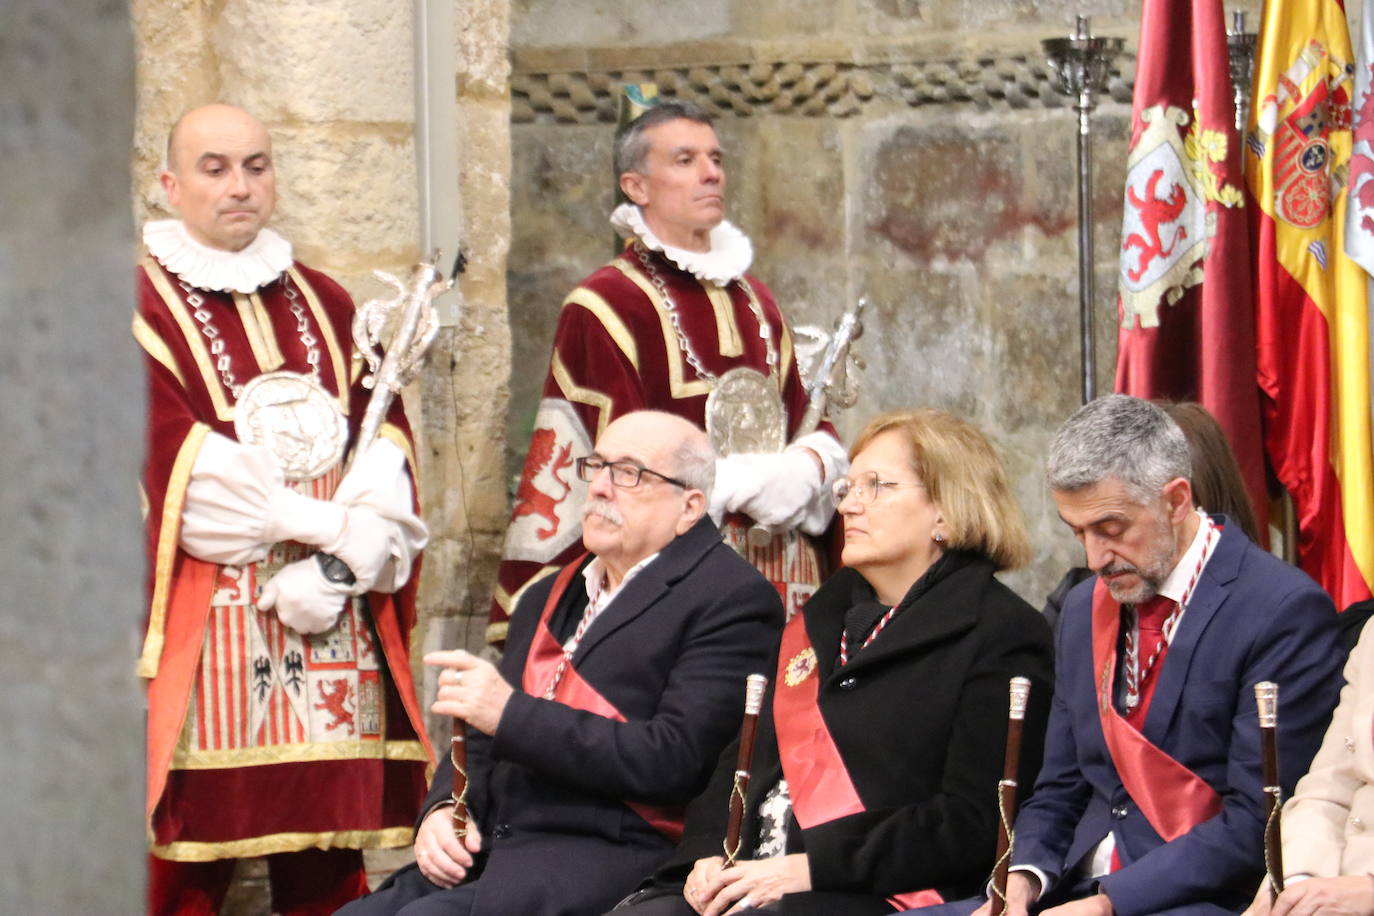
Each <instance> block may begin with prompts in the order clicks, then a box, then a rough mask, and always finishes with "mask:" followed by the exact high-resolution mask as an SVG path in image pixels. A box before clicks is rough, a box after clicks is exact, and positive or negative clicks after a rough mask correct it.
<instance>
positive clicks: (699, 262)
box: [611, 204, 754, 286]
mask: <svg viewBox="0 0 1374 916" xmlns="http://www.w3.org/2000/svg"><path fill="white" fill-rule="evenodd" d="M611 226H612V227H614V229H615V231H616V232H618V233H620V235H621V237H622V238H627V239H631V238H637V239H639V241H640V242H641V243H643V245H644V247H645V248H648V249H649V250H650V251H661V252H663V256H664V257H665V258H667V259H668V260H669V261H672V262H673V263H674V264H676V265H677V266H678V267H680V268H682V269H683V270H685V271H687V273H689V274H691V275H692V276H694V277H696V278H697V279H698V280H702V281H705V282H707V283H714V284H715V285H716V286H725V285H727V284H729V283H731V282H733V281H735V280H738V279H739V278H740V277H742V276H744V272H745V271H746V270H748V269H749V265H750V264H752V263H753V261H754V244H753V243H752V242H750V241H749V236H747V235H745V234H744V233H743V232H741V231H740V230H739V229H738V228H737V227H736V226H735V225H734V224H733V223H731V222H730V221H729V220H721V221H720V224H719V225H717V226H716V227H715V228H714V229H712V230H711V236H710V239H711V250H710V251H688V250H687V249H686V248H676V247H674V246H672V245H668V244H666V243H664V242H663V241H662V240H661V239H659V237H658V236H656V235H654V233H653V230H652V229H650V228H649V226H648V224H647V223H645V222H644V213H643V212H642V211H641V210H640V209H639V207H637V206H635V205H634V204H621V205H620V206H618V207H616V208H615V210H614V212H612V213H611Z"/></svg>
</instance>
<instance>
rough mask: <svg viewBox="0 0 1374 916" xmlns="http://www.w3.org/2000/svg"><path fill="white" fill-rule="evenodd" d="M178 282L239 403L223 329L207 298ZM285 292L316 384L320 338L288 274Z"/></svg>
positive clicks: (239, 389)
mask: <svg viewBox="0 0 1374 916" xmlns="http://www.w3.org/2000/svg"><path fill="white" fill-rule="evenodd" d="M177 283H178V284H179V285H180V286H181V288H182V289H183V290H185V291H186V303H187V304H188V305H190V306H191V314H192V315H194V316H195V319H196V321H199V322H200V331H201V333H202V334H204V335H205V339H206V340H208V341H209V342H210V355H211V356H213V357H214V358H215V369H216V370H217V371H218V372H219V378H220V381H221V382H223V383H224V387H225V388H227V389H229V393H230V394H232V395H233V396H234V399H235V400H237V399H238V397H239V394H240V393H241V392H242V391H243V386H242V385H240V384H239V383H238V381H237V379H236V378H235V376H234V368H233V363H232V361H231V360H230V358H229V353H228V352H227V350H226V349H225V346H224V338H222V337H220V334H219V328H217V327H215V326H214V325H213V324H211V323H210V319H211V318H212V317H213V315H212V314H211V313H210V310H209V309H207V308H206V307H205V297H204V296H202V295H201V294H200V292H199V291H197V290H196V289H195V288H193V287H192V286H191V285H190V284H188V283H187V282H186V281H185V280H183V279H181V278H180V277H178V278H177ZM281 284H282V289H283V290H284V291H285V293H286V301H287V305H288V306H289V307H290V309H291V314H292V315H295V316H296V334H297V335H299V337H300V341H301V346H303V347H305V361H306V362H307V363H309V364H310V375H311V376H312V377H313V378H314V379H315V381H317V382H318V381H319V380H320V348H319V347H318V346H317V344H319V342H320V341H319V338H317V337H316V336H315V335H314V334H312V333H311V332H310V322H309V320H308V319H307V318H306V313H305V306H304V305H302V304H301V301H300V296H299V295H298V294H297V293H296V289H295V287H294V286H292V285H291V279H290V276H289V275H288V274H286V273H285V272H283V273H282V275H281Z"/></svg>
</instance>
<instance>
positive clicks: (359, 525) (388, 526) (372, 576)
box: [324, 506, 410, 595]
mask: <svg viewBox="0 0 1374 916" xmlns="http://www.w3.org/2000/svg"><path fill="white" fill-rule="evenodd" d="M341 508H342V507H341ZM347 516H348V522H347V524H346V525H345V526H344V529H343V533H342V534H341V535H340V536H339V538H338V539H337V540H336V541H334V542H333V543H330V544H326V545H324V552H325V553H332V554H333V555H334V556H336V557H338V558H339V559H340V560H343V561H344V562H345V563H347V564H348V568H349V569H351V570H353V575H354V577H355V578H356V579H357V581H356V582H354V584H353V585H352V586H350V587H349V589H348V591H349V592H350V593H351V594H354V595H361V594H362V593H363V592H369V591H371V590H372V586H374V585H375V584H377V580H378V579H379V578H381V576H382V572H383V571H384V570H386V568H387V567H388V565H394V558H393V555H392V547H391V545H392V536H393V533H394V530H395V525H394V524H393V523H392V522H391V521H389V520H387V519H384V518H382V517H381V516H380V515H378V514H377V513H376V512H373V511H372V510H371V509H368V508H366V507H365V506H349V507H348V509H347ZM409 578H410V575H409V573H407V575H406V577H405V578H404V579H401V580H400V581H402V582H404V581H406V579H409Z"/></svg>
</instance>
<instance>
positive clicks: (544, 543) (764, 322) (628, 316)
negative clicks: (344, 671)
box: [488, 102, 848, 642]
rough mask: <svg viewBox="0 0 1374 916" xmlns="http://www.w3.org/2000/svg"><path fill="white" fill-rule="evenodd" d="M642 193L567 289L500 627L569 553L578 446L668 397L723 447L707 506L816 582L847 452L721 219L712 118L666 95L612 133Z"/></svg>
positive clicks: (783, 586)
mask: <svg viewBox="0 0 1374 916" xmlns="http://www.w3.org/2000/svg"><path fill="white" fill-rule="evenodd" d="M615 168H616V172H617V174H619V175H620V176H621V177H620V184H621V189H622V190H623V191H624V192H625V195H626V197H627V198H628V199H629V200H630V203H626V204H622V205H621V206H620V207H618V208H617V209H616V211H615V212H614V213H613V214H612V216H611V223H612V225H613V226H614V227H615V229H616V231H617V232H618V233H620V235H621V236H622V237H624V238H625V240H626V244H625V248H624V250H623V251H621V253H620V254H619V255H617V256H616V257H615V258H614V259H612V260H611V262H610V263H609V264H607V265H605V266H604V267H602V268H601V269H599V270H597V271H596V272H595V273H593V274H592V275H591V276H589V277H587V278H586V279H585V280H583V281H582V283H580V284H579V285H578V286H577V288H576V289H574V290H573V291H572V292H571V293H570V294H569V295H568V297H567V299H565V300H564V302H563V308H562V311H561V313H560V315H559V320H558V329H557V331H556V333H555V336H554V345H553V355H552V358H551V359H550V363H549V370H548V375H547V376H546V378H545V381H544V389H543V400H542V401H541V402H540V407H539V412H538V414H537V416H536V417H535V421H534V433H533V435H532V436H531V439H530V446H529V451H528V452H527V454H526V457H525V466H524V472H523V473H522V475H521V478H520V483H519V487H518V489H517V492H516V495H515V506H514V509H513V511H512V516H511V523H510V528H509V529H508V531H507V534H506V543H505V548H504V551H503V554H502V562H501V569H500V574H499V581H498V585H497V589H496V593H495V597H494V600H493V605H492V617H491V619H492V623H491V626H490V627H489V629H488V638H489V639H490V640H491V641H493V642H501V641H502V640H504V639H505V635H506V618H507V617H508V616H509V614H510V611H511V609H512V608H514V607H515V604H516V602H517V600H518V597H519V595H520V592H521V591H522V590H523V589H524V588H526V587H528V586H529V585H530V584H532V583H533V582H535V581H537V580H539V579H541V578H543V577H545V576H548V575H550V574H552V573H553V572H555V571H557V570H558V569H559V568H560V567H562V566H563V565H566V564H567V563H569V562H571V561H572V559H573V558H574V557H575V555H576V553H577V551H578V544H579V542H580V537H581V528H580V525H579V510H580V507H581V504H582V499H583V496H584V493H585V486H584V485H582V484H581V482H580V481H578V480H577V477H576V475H575V474H573V473H572V466H573V462H574V461H575V460H576V459H577V458H578V457H580V456H583V455H586V454H587V453H588V452H589V451H590V450H591V445H592V443H593V442H594V441H595V440H596V438H597V437H598V436H599V435H600V434H601V432H602V431H604V430H605V428H606V426H607V425H608V424H609V423H610V422H611V421H612V420H615V419H616V418H618V417H620V416H623V415H624V414H626V413H629V412H630V411H634V410H644V409H650V410H662V411H667V412H669V413H673V414H676V415H678V416H681V417H683V418H685V419H687V420H690V421H691V422H693V423H695V424H697V425H698V426H700V427H702V428H703V429H706V430H707V431H708V432H709V433H710V434H711V437H712V443H713V444H714V446H715V448H716V451H717V452H718V453H719V454H721V455H723V456H724V457H722V458H721V459H720V462H719V465H718V468H717V475H716V493H715V495H714V496H713V498H712V505H711V514H712V516H713V517H714V518H716V519H717V520H718V521H723V524H722V525H721V527H722V529H723V530H724V532H725V535H726V539H727V541H728V542H729V543H730V544H731V545H732V546H734V547H735V548H736V549H738V550H739V551H741V552H742V553H743V554H744V555H745V557H746V558H747V559H749V560H750V561H751V562H752V563H753V564H754V565H755V567H757V568H758V569H759V570H760V571H761V572H762V573H763V574H764V575H765V576H766V577H767V578H768V579H769V580H770V581H772V582H773V583H774V585H775V586H776V587H777V588H778V590H779V593H780V594H781V596H782V598H783V601H784V604H785V605H786V607H787V609H788V613H789V614H790V613H794V612H795V611H796V610H797V609H798V608H800V607H801V605H802V604H803V603H804V602H805V600H806V599H807V598H808V597H810V596H811V594H812V593H813V592H814V591H815V589H816V586H817V585H818V584H819V583H820V580H821V576H822V568H823V565H824V563H823V557H822V556H821V555H820V552H818V550H817V548H816V544H815V542H814V541H813V540H812V539H811V538H809V537H808V535H810V536H815V535H820V534H822V533H823V532H824V531H825V529H826V527H827V526H828V525H829V523H830V519H831V517H832V513H833V507H832V506H831V504H830V499H829V492H830V486H831V484H832V483H833V482H834V480H835V479H836V478H838V477H841V476H843V475H844V473H845V471H846V469H847V468H848V460H847V458H846V455H845V451H844V448H843V446H841V444H840V442H839V440H838V439H837V437H836V435H835V432H834V429H833V428H832V427H831V426H830V424H829V423H827V422H820V423H818V424H816V425H814V426H812V427H811V428H803V426H811V424H809V423H806V421H804V419H803V417H804V415H806V413H807V409H806V408H807V392H806V390H805V388H804V387H803V386H802V382H801V378H800V375H799V374H798V371H797V365H796V359H795V354H794V351H793V341H792V334H791V331H790V330H789V328H788V325H787V322H786V321H785V319H784V318H783V315H782V312H781V311H780V310H779V308H778V305H777V303H776V302H775V301H774V299H773V294H772V293H771V292H769V290H768V287H766V286H765V285H764V284H763V283H762V282H760V281H759V280H758V279H757V278H755V277H753V276H750V275H749V274H748V273H746V271H747V270H748V269H749V265H750V263H751V262H752V260H753V246H752V244H751V243H750V241H749V238H748V237H747V236H746V235H745V234H744V233H743V232H741V231H740V230H739V229H738V228H736V227H735V226H733V225H732V224H730V223H729V222H727V221H725V220H724V212H725V211H724V207H725V197H724V194H725V171H724V168H723V166H722V163H721V151H720V147H719V144H718V143H717V140H716V135H715V130H714V129H713V128H712V126H711V121H710V118H709V117H708V116H707V115H706V114H705V113H704V112H702V111H701V110H700V109H698V108H696V107H695V106H692V105H688V104H684V103H678V102H667V103H662V104H660V105H658V106H656V107H654V108H651V109H649V111H648V112H646V113H645V114H644V115H641V116H640V117H639V118H638V119H636V120H635V121H633V122H631V123H630V124H629V125H628V126H627V127H626V128H625V129H624V130H622V132H621V133H620V134H619V135H618V136H617V141H616V163H615Z"/></svg>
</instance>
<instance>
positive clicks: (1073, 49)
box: [1040, 16, 1124, 404]
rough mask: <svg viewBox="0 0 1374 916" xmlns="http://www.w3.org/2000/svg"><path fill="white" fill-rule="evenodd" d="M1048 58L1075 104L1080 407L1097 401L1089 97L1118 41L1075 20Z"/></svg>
mask: <svg viewBox="0 0 1374 916" xmlns="http://www.w3.org/2000/svg"><path fill="white" fill-rule="evenodd" d="M1040 44H1041V46H1042V47H1043V48H1044V51H1045V56H1046V57H1047V58H1048V59H1049V64H1050V72H1051V73H1052V74H1053V76H1054V81H1053V82H1054V85H1055V88H1056V89H1058V90H1059V91H1060V92H1061V93H1062V94H1064V95H1067V96H1070V97H1072V98H1073V99H1074V104H1073V108H1074V111H1076V112H1078V319H1079V332H1080V335H1081V338H1082V339H1081V348H1082V349H1081V358H1080V372H1081V375H1082V383H1083V403H1085V404H1086V403H1088V402H1089V401H1091V400H1092V399H1093V398H1094V397H1096V391H1097V383H1096V375H1097V368H1096V350H1095V343H1094V339H1095V337H1096V332H1095V330H1094V327H1093V324H1094V322H1093V308H1094V306H1093V300H1094V299H1096V298H1097V296H1096V289H1095V287H1096V284H1095V282H1094V280H1093V196H1092V195H1093V162H1092V125H1091V121H1090V119H1089V115H1091V114H1092V111H1093V109H1094V108H1095V107H1097V103H1096V102H1095V101H1094V99H1093V96H1094V95H1095V94H1097V93H1101V92H1103V91H1104V90H1105V89H1106V88H1107V77H1108V75H1109V74H1110V72H1111V64H1112V60H1113V59H1114V58H1115V57H1116V55H1118V54H1120V53H1121V48H1122V45H1123V44H1124V42H1123V41H1122V39H1120V38H1094V37H1093V36H1092V32H1091V30H1090V29H1089V27H1088V17H1086V16H1079V17H1078V28H1077V31H1076V34H1074V35H1070V36H1069V37H1068V38H1046V39H1044V40H1043V41H1042V42H1041V43H1040Z"/></svg>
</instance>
